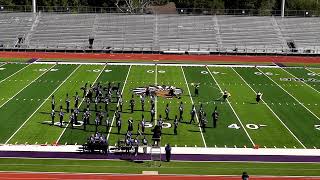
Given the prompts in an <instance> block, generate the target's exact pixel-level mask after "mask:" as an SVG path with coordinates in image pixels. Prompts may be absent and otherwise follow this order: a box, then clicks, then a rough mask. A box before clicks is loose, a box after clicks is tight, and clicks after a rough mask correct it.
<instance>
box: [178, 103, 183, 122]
mask: <svg viewBox="0 0 320 180" xmlns="http://www.w3.org/2000/svg"><path fill="white" fill-rule="evenodd" d="M179 113H180V116H179V121H180V122H181V121H183V102H182V101H181V102H180V105H179Z"/></svg>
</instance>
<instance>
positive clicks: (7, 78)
mask: <svg viewBox="0 0 320 180" xmlns="http://www.w3.org/2000/svg"><path fill="white" fill-rule="evenodd" d="M30 65H31V64H28V65H27V66H25V67H23V68H21V69H20V70H18V71H17V72H15V73H13V74H11V75H10V76H8V77H6V78H5V79H3V80H1V81H0V83H2V82H4V81H6V80H7V79H9V78H11V77H12V76H14V75H16V74H18V73H19V72H21V71H22V70H24V69H26V68H27V67H29V66H30Z"/></svg>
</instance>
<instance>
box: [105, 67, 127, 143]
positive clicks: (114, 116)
mask: <svg viewBox="0 0 320 180" xmlns="http://www.w3.org/2000/svg"><path fill="white" fill-rule="evenodd" d="M131 67H132V66H130V67H129V70H128V73H127V77H126V80H125V81H124V84H123V86H122V90H121V95H122V94H123V91H124V88H125V86H126V84H127V81H128V77H129V74H130V71H131ZM117 107H119V101H118V103H117ZM115 118H116V114H114V115H113V118H112V122H111V127H110V128H109V131H108V135H107V140H108V139H109V137H110V133H111V130H112V126H113V123H114V119H115Z"/></svg>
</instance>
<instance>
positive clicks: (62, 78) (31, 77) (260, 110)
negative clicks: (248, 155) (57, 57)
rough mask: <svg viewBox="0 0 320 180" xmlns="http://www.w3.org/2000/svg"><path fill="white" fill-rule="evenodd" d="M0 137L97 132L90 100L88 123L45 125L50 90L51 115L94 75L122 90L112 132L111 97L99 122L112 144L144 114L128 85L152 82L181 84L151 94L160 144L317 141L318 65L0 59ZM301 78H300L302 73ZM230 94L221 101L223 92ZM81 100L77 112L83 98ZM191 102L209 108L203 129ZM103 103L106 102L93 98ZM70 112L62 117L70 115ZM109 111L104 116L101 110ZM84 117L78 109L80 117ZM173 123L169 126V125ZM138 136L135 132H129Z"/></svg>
mask: <svg viewBox="0 0 320 180" xmlns="http://www.w3.org/2000/svg"><path fill="white" fill-rule="evenodd" d="M0 72H1V73H0V92H1V94H0V117H1V119H0V123H1V126H0V142H1V143H10V144H15V143H18V144H25V143H28V144H45V143H52V142H56V141H58V142H59V143H61V144H75V143H77V144H82V143H84V142H85V141H86V139H87V137H88V136H90V135H91V134H93V133H94V132H95V126H94V125H93V123H94V119H95V112H94V105H93V104H91V105H90V109H91V113H92V116H91V118H90V121H91V125H89V126H88V127H87V129H86V130H84V129H83V126H78V127H74V128H71V126H70V125H66V126H64V127H62V128H60V127H58V126H53V125H50V124H49V123H48V122H47V121H51V118H50V111H51V95H55V99H56V102H57V103H56V107H55V110H56V118H55V121H56V122H57V121H58V119H59V116H58V111H59V106H60V105H62V106H63V108H65V99H66V94H67V93H68V94H69V97H70V99H71V107H73V106H74V97H73V96H74V95H75V93H76V92H78V93H79V95H80V97H82V90H80V88H81V87H83V86H84V84H85V83H88V85H89V84H96V83H98V82H100V83H101V84H102V85H103V86H107V84H108V83H109V82H110V83H111V84H112V85H117V84H118V83H120V90H121V91H123V98H124V106H123V107H124V108H123V113H122V122H123V126H122V129H121V132H120V134H118V133H117V128H116V127H115V121H114V116H113V115H114V111H115V109H116V107H117V102H116V98H115V96H114V97H113V101H112V103H111V104H110V105H109V111H108V116H109V118H110V119H111V120H113V124H112V127H111V128H110V129H107V128H106V126H105V122H102V125H101V126H99V127H98V130H99V132H102V133H103V134H105V135H106V136H107V137H108V139H109V141H110V144H112V145H113V144H115V143H117V142H118V140H120V139H123V138H124V135H125V133H126V131H127V125H128V123H127V121H128V119H129V118H130V117H132V118H133V120H134V131H133V132H134V133H136V132H137V128H138V123H139V121H140V120H141V116H142V115H144V116H145V119H146V120H147V121H150V103H149V101H150V98H149V97H147V98H146V104H145V111H142V109H141V105H140V97H139V96H137V95H135V96H134V99H135V102H136V103H135V104H136V105H135V112H134V113H131V112H130V108H129V100H130V98H131V95H132V92H133V89H135V88H139V87H146V86H152V85H161V86H163V85H165V86H174V87H176V88H180V89H182V91H183V93H182V95H181V98H180V99H178V98H173V99H168V98H165V97H162V96H159V97H157V98H156V121H155V122H152V123H153V124H154V123H156V122H157V120H158V118H159V115H162V117H163V118H164V117H165V108H166V105H167V104H168V105H169V107H170V114H169V119H168V120H165V123H167V124H168V127H167V128H164V129H163V137H162V145H164V144H165V143H170V144H171V145H173V146H175V145H176V146H188V147H195V146H197V147H243V146H247V147H252V146H253V145H259V146H260V147H268V148H274V147H277V148H284V147H285V148H320V141H319V138H320V133H319V132H320V121H319V120H320V119H319V117H320V108H319V106H320V70H319V69H314V68H307V69H305V68H280V67H272V68H271V67H268V68H266V67H261V68H255V67H250V68H248V67H231V66H219V67H213V66H212V67H211V66H210V67H206V66H180V65H172V66H168V65H157V66H155V65H152V64H150V65H105V64H101V65H85V64H82V65H75V64H74V65H62V64H31V65H26V64H2V65H0ZM301 78H303V79H301ZM195 84H199V86H200V89H199V90H200V95H199V96H197V97H195V96H194V85H195ZM224 90H227V91H228V92H229V93H230V94H231V97H230V98H229V99H228V100H227V101H223V100H222V99H221V97H222V93H221V92H222V91H224ZM258 91H261V92H262V93H263V101H262V102H260V103H259V104H257V103H256V101H255V94H256V92H258ZM82 100H83V99H82V98H81V99H80V111H82V110H83V109H84V108H85V107H86V103H85V102H82ZM181 102H182V103H183V106H184V114H183V120H182V122H180V123H179V126H178V135H174V134H173V120H174V117H175V115H179V111H178V107H179V104H180V103H181ZM192 104H195V106H196V109H197V111H198V110H199V108H200V105H201V104H202V106H203V108H204V111H205V112H206V114H207V120H208V123H207V128H206V129H205V132H204V129H202V128H200V127H199V125H198V123H197V122H198V121H199V120H198V119H197V118H196V123H192V124H189V121H190V111H191V107H192ZM98 106H99V107H98V108H100V106H101V108H102V110H104V104H103V103H100V104H99V105H98ZM215 107H217V108H218V112H219V113H220V117H219V121H218V125H217V128H213V122H212V117H211V113H212V112H213V110H214V108H215ZM69 115H70V114H68V113H66V114H65V117H64V121H65V122H66V124H68V122H69ZM106 116H107V115H105V117H106ZM79 119H80V120H82V115H80V117H79ZM170 126H171V127H170ZM135 136H136V135H134V137H135ZM146 137H147V138H148V139H149V142H150V141H151V137H152V133H151V128H146Z"/></svg>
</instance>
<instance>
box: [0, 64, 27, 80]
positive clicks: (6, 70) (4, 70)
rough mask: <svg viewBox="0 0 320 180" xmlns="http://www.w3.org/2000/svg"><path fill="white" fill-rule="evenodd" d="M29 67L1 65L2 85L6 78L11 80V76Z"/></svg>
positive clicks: (23, 65)
mask: <svg viewBox="0 0 320 180" xmlns="http://www.w3.org/2000/svg"><path fill="white" fill-rule="evenodd" d="M25 66H27V65H26V64H3V65H2V66H1V65H0V83H1V82H2V81H4V80H5V79H6V78H9V77H10V76H11V75H13V74H14V73H16V72H17V71H19V70H20V69H22V68H24V67H25Z"/></svg>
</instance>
